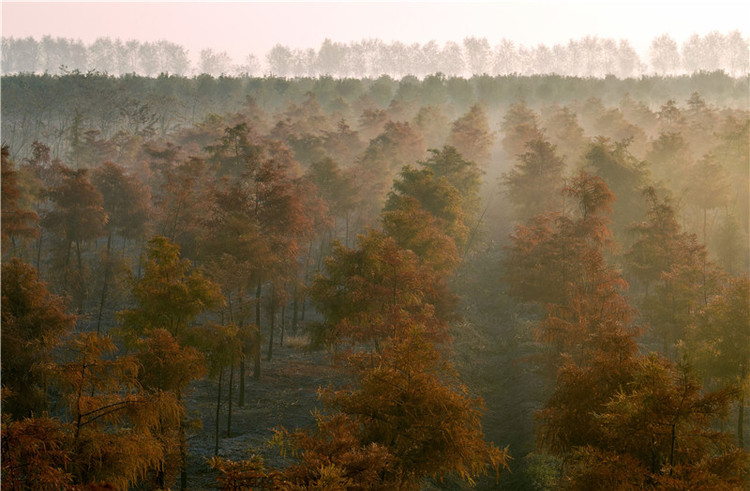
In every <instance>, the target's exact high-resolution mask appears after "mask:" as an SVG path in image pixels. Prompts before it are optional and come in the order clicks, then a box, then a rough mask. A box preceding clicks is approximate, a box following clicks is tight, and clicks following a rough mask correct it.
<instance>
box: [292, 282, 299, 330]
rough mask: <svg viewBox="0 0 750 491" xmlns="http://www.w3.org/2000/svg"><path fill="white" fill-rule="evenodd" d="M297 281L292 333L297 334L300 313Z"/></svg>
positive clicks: (293, 304) (293, 302)
mask: <svg viewBox="0 0 750 491" xmlns="http://www.w3.org/2000/svg"><path fill="white" fill-rule="evenodd" d="M297 283H298V282H297V281H296V280H295V282H294V293H292V334H293V335H295V336H296V335H297V314H298V313H299V309H298V306H299V298H298V292H297Z"/></svg>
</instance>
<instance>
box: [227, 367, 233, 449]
mask: <svg viewBox="0 0 750 491" xmlns="http://www.w3.org/2000/svg"><path fill="white" fill-rule="evenodd" d="M233 383H234V363H232V365H231V366H230V367H229V397H228V399H227V404H228V405H229V407H228V408H227V438H232V384H233Z"/></svg>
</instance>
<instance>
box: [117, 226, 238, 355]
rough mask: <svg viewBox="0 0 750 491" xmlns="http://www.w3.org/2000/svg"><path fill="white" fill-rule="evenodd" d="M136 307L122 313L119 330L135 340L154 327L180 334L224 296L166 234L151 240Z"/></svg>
mask: <svg viewBox="0 0 750 491" xmlns="http://www.w3.org/2000/svg"><path fill="white" fill-rule="evenodd" d="M133 297H134V298H135V300H136V302H137V307H136V308H133V309H128V310H124V311H122V312H120V313H119V314H118V315H119V317H120V320H121V321H122V326H121V327H120V329H119V331H120V333H121V334H122V335H123V336H124V337H125V339H128V340H130V341H132V342H134V341H136V340H137V338H138V337H140V336H142V335H144V334H147V333H148V332H149V331H151V330H153V329H165V330H166V331H168V332H169V333H170V334H172V335H173V336H175V337H179V336H180V335H181V334H182V333H183V332H184V331H185V330H186V329H187V328H188V326H189V325H190V323H191V322H192V321H193V320H194V319H195V317H196V316H197V315H198V314H200V313H202V312H205V311H206V310H209V309H211V308H213V307H216V306H218V305H221V304H222V303H223V301H224V299H223V298H222V296H221V291H220V290H219V288H218V286H217V285H216V284H214V283H213V282H211V281H210V280H208V279H206V278H205V277H204V276H203V274H202V273H201V272H200V271H197V270H193V271H191V262H190V261H189V260H187V259H181V258H180V248H179V246H177V245H176V244H174V243H172V242H170V241H169V240H168V239H167V238H165V237H159V236H156V237H153V238H152V239H151V240H149V242H148V249H147V259H146V262H145V264H144V271H143V277H142V278H140V279H138V280H136V281H135V282H134V285H133Z"/></svg>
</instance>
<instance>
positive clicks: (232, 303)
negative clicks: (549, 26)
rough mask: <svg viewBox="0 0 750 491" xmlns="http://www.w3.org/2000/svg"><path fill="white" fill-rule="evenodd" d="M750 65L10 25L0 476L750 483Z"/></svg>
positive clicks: (480, 43) (657, 485) (315, 484)
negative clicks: (748, 417)
mask: <svg viewBox="0 0 750 491" xmlns="http://www.w3.org/2000/svg"><path fill="white" fill-rule="evenodd" d="M6 48H7V49H6ZM23 50H26V51H23ZM358 50H359V51H358ZM431 50H433V51H434V52H433V51H431ZM503 50H504V51H503ZM711 50H714V51H711ZM743 50H744V51H743ZM699 53H700V54H699ZM402 55H403V57H404V59H403V60H400V59H399V56H402ZM68 56H77V57H78V58H77V59H78V61H79V62H80V63H81V65H79V66H75V65H71V66H68V68H69V70H67V71H62V72H58V71H57V67H58V66H59V65H64V64H66V60H68V58H66V57H68ZM418 56H419V57H422V58H421V59H423V60H424V63H423V64H421V65H420V64H417V63H416V62H415V61H414V60H415V59H416V58H415V57H418ZM212 57H213V58H212ZM357 60H359V61H360V62H362V63H364V64H363V65H361V66H359V65H355V64H354V62H355V61H357ZM581 60H584V61H585V60H588V61H587V62H586V63H581ZM553 61H554V63H558V64H559V65H555V64H554V63H552V62H553ZM747 61H748V60H747V40H745V39H743V38H742V37H741V36H739V35H738V34H736V33H731V34H728V35H721V34H718V33H712V34H709V35H707V36H705V37H700V36H696V37H695V38H691V39H690V40H688V41H686V42H685V43H684V44H683V45H682V47H681V48H680V49H678V46H677V44H676V43H675V42H674V41H673V40H671V38H669V37H668V36H662V37H660V38H657V39H655V40H654V42H653V44H652V51H651V58H650V60H648V61H647V62H644V61H642V60H640V59H639V58H638V56H637V55H636V54H635V53H634V51H633V50H632V48H630V47H629V45H628V44H627V43H626V42H620V43H616V42H614V41H611V40H607V39H597V38H584V39H582V40H579V41H571V43H570V44H568V45H566V46H555V47H552V48H547V47H544V46H537V47H535V48H532V49H528V48H524V47H516V46H512V45H508V46H505V47H502V46H499V47H490V46H489V45H488V43H487V42H486V41H484V40H482V39H473V38H472V39H466V40H465V41H464V42H463V44H446V45H445V46H438V45H434V44H427V45H418V46H405V45H402V44H399V43H392V44H386V43H383V42H379V41H373V42H372V43H368V42H363V43H351V44H346V45H344V44H338V43H333V42H329V41H326V42H325V43H324V44H323V45H322V46H321V47H320V49H319V50H318V51H314V50H310V51H309V52H304V53H302V52H295V51H291V50H289V49H288V48H284V47H283V46H277V47H276V48H274V50H272V52H271V53H269V54H268V57H267V62H268V63H269V66H270V69H269V71H270V72H271V73H275V74H276V75H278V76H265V77H258V76H250V75H253V73H254V71H255V70H256V69H257V68H255V67H257V63H258V61H257V60H256V59H249V60H248V65H247V67H250V66H251V65H252V64H253V63H255V65H252V66H253V67H254V68H247V69H241V70H240V69H235V68H231V67H230V61H229V60H228V59H226V56H223V55H222V54H221V53H219V54H217V53H212V52H205V53H202V54H201V66H200V67H199V68H198V71H199V72H202V74H201V75H191V73H193V68H192V67H191V66H190V64H189V62H188V60H187V54H186V53H185V51H184V50H183V49H182V48H180V47H179V46H176V45H171V44H169V43H138V42H132V43H130V42H128V43H122V42H120V41H112V40H108V39H101V40H99V41H97V42H96V43H94V44H93V45H91V46H84V45H82V44H81V43H80V42H76V41H70V40H64V39H52V38H44V39H42V40H41V41H36V40H33V39H5V38H4V39H3V67H4V68H3V69H4V73H6V75H4V76H3V78H2V143H3V146H2V359H1V360H2V453H3V459H2V480H3V489H5V488H6V487H7V488H8V489H36V488H42V489H89V488H86V486H106V485H109V486H114V487H115V488H122V489H126V488H137V489H167V488H177V487H178V486H179V487H180V488H181V489H187V488H188V487H191V488H194V489H199V488H208V487H219V488H221V489H248V488H260V489H280V488H283V489H384V490H385V489H423V488H426V487H432V488H447V489H456V488H462V487H465V486H467V485H476V486H478V487H479V488H481V489H495V488H497V487H501V488H503V489H560V488H566V489H597V488H602V487H611V488H613V489H688V488H689V489H732V490H734V489H736V490H741V489H747V487H748V485H749V484H750V481H748V479H750V454H748V451H747V448H748V437H750V434H749V433H750V432H749V430H748V428H747V426H748V425H747V424H746V423H745V414H746V413H745V411H746V409H747V405H748V402H747V401H748V397H747V395H748V391H749V390H750V372H749V371H748V368H749V367H750V312H749V311H750V280H749V279H748V274H749V273H750V248H749V247H748V244H749V243H750V242H749V237H750V78H749V76H748V67H747ZM428 62H429V63H428ZM92 63H93V64H92ZM100 63H111V64H110V65H106V66H104V65H101V64H100ZM212 63H213V64H212ZM386 63H393V64H392V65H387V66H386ZM551 63H552V65H550V64H551ZM647 63H648V65H647ZM743 63H744V64H743ZM451 64H452V65H451ZM55 65H56V66H55ZM449 66H452V67H453V68H448V67H449ZM74 67H75V68H78V70H73V68H74ZM404 67H408V68H404ZM487 67H492V68H491V69H490V68H487ZM89 70H91V71H89ZM238 70H239V71H240V72H242V73H243V74H244V75H241V76H230V75H229V74H231V73H236V72H237V71H238ZM547 70H553V71H557V72H559V73H558V74H549V75H543V74H542V73H546V71H547ZM722 70H723V71H722ZM35 72H36V73H35ZM437 72H440V73H437ZM646 72H647V73H653V72H657V73H658V75H649V76H645V75H643V74H644V73H646ZM136 73H142V74H141V75H138V74H136ZM159 73H161V74H160V75H158V76H156V75H157V74H159ZM383 73H388V74H389V75H388V74H386V75H383ZM212 74H214V75H217V76H214V75H212ZM471 74H475V75H471ZM525 74H528V75H529V76H526V75H525ZM266 423H267V424H266ZM269 443H270V444H271V445H270V446H269ZM92 489H93V488H92Z"/></svg>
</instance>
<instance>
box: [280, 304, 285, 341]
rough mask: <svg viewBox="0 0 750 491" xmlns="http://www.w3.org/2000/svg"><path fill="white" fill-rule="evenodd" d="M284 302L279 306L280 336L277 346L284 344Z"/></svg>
mask: <svg viewBox="0 0 750 491" xmlns="http://www.w3.org/2000/svg"><path fill="white" fill-rule="evenodd" d="M284 324H286V304H284V305H282V306H281V337H280V338H279V346H284V330H285V329H286V326H285V325H284Z"/></svg>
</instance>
